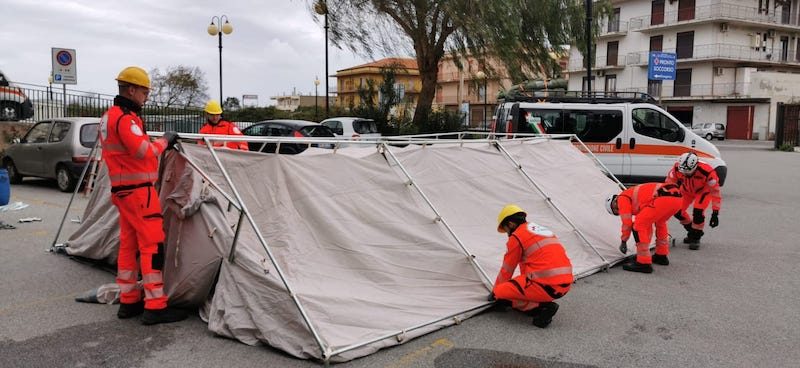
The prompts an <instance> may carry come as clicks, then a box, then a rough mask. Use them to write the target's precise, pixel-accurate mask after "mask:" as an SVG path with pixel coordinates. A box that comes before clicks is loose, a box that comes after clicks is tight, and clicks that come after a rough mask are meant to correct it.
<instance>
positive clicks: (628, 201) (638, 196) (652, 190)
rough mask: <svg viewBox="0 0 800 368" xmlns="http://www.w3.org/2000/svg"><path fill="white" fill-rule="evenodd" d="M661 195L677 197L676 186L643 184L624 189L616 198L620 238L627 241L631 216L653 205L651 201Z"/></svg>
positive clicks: (631, 228) (631, 222)
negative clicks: (620, 228)
mask: <svg viewBox="0 0 800 368" xmlns="http://www.w3.org/2000/svg"><path fill="white" fill-rule="evenodd" d="M661 195H669V196H673V197H679V196H680V194H679V189H678V187H677V185H673V184H667V183H645V184H640V185H637V186H635V187H630V188H628V189H625V190H624V191H623V192H622V193H620V194H619V196H618V197H617V207H618V208H619V218H620V219H621V220H622V235H621V236H620V238H621V239H622V240H623V241H627V240H628V239H629V238H630V237H631V230H633V216H635V215H638V214H639V211H641V209H642V208H645V207H647V206H650V205H652V204H653V200H654V199H656V198H657V197H659V196H661Z"/></svg>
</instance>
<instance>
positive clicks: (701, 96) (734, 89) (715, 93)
mask: <svg viewBox="0 0 800 368" xmlns="http://www.w3.org/2000/svg"><path fill="white" fill-rule="evenodd" d="M752 87H753V88H755V87H756V86H752ZM620 91H621V92H640V93H650V94H651V95H652V96H653V97H655V98H657V99H660V100H720V99H724V100H736V99H753V98H758V97H754V96H752V95H751V83H715V84H691V85H677V84H673V85H672V86H664V85H662V87H661V94H660V95H659V94H658V93H653V92H655V91H653V90H650V91H648V88H647V87H634V88H625V89H620ZM676 92H677V93H676Z"/></svg>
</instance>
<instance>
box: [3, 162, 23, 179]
mask: <svg viewBox="0 0 800 368" xmlns="http://www.w3.org/2000/svg"><path fill="white" fill-rule="evenodd" d="M6 170H7V171H8V181H9V182H10V183H11V184H21V183H22V175H21V174H20V173H19V171H18V170H17V166H15V165H14V161H11V159H8V160H6Z"/></svg>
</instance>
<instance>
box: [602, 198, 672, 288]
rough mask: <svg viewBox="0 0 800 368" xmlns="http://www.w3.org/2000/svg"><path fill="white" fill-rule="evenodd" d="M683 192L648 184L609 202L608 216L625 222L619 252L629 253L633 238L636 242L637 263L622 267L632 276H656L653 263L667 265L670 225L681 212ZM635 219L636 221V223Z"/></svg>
mask: <svg viewBox="0 0 800 368" xmlns="http://www.w3.org/2000/svg"><path fill="white" fill-rule="evenodd" d="M681 203H682V199H681V192H680V189H679V188H678V186H677V185H674V184H664V183H645V184H641V185H637V186H635V187H630V188H628V189H626V190H624V191H623V192H622V193H620V194H619V195H616V194H614V195H611V196H609V197H608V198H607V199H606V210H607V211H608V213H610V214H612V215H615V216H617V215H618V216H619V217H620V219H621V220H622V235H621V236H620V238H621V239H622V242H621V243H620V251H621V252H622V253H626V252H627V251H628V250H627V249H628V247H627V242H628V239H630V237H631V234H633V238H634V240H635V241H636V260H635V261H633V262H631V263H627V264H624V265H622V269H624V270H626V271H633V272H644V273H652V272H653V263H656V264H660V265H664V266H666V265H668V264H669V258H667V256H668V255H669V229H668V228H667V221H669V218H670V217H672V215H673V214H675V212H676V211H678V210H679V209H680V208H681ZM634 216H635V219H634ZM653 225H655V229H656V254H655V255H654V256H651V255H650V239H651V236H652V233H653Z"/></svg>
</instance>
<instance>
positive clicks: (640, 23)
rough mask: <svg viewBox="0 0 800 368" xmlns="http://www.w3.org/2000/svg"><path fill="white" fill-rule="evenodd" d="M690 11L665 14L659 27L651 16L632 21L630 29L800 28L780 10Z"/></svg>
mask: <svg viewBox="0 0 800 368" xmlns="http://www.w3.org/2000/svg"><path fill="white" fill-rule="evenodd" d="M691 10H692V9H689V10H688V11H687V10H679V11H670V12H665V13H664V21H663V22H660V23H658V24H653V17H652V15H646V16H641V17H635V18H631V19H630V24H629V29H630V30H631V31H639V32H650V31H656V30H659V31H661V30H663V29H664V28H671V27H677V26H681V25H684V24H691V23H708V22H712V21H723V22H724V21H727V22H729V23H735V24H743V25H751V26H763V27H766V28H775V29H782V30H790V31H797V30H798V28H800V24H798V21H797V19H790V18H791V17H790V15H789V14H785V13H783V12H782V11H781V8H774V11H772V12H770V13H769V14H765V13H759V11H758V8H756V7H751V6H742V5H734V4H727V3H722V2H720V3H715V4H712V5H705V6H697V7H695V8H694V9H693V10H694V14H693V15H692V14H691ZM770 10H773V8H771V7H770ZM656 21H657V19H656Z"/></svg>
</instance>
